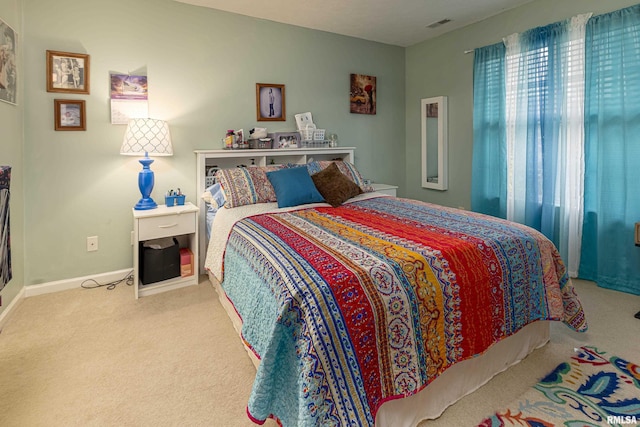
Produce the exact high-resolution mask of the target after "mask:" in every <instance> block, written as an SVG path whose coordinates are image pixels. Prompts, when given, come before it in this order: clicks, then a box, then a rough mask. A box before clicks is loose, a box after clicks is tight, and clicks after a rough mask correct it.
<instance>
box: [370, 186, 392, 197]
mask: <svg viewBox="0 0 640 427" xmlns="http://www.w3.org/2000/svg"><path fill="white" fill-rule="evenodd" d="M371 186H372V187H373V189H374V190H375V191H377V192H379V193H384V194H388V195H390V196H393V197H396V190H397V189H398V186H397V185H389V184H378V183H374V184H371Z"/></svg>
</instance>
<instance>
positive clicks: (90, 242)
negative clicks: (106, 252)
mask: <svg viewBox="0 0 640 427" xmlns="http://www.w3.org/2000/svg"><path fill="white" fill-rule="evenodd" d="M97 250H98V236H90V237H87V252H93V251H97Z"/></svg>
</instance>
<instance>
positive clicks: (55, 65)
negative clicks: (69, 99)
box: [47, 50, 89, 95]
mask: <svg viewBox="0 0 640 427" xmlns="http://www.w3.org/2000/svg"><path fill="white" fill-rule="evenodd" d="M47 92H63V93H77V94H86V95H88V94H89V55H83V54H81V53H69V52H57V51H54V50H48V51H47Z"/></svg>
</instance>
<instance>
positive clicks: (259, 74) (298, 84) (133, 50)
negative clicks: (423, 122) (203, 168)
mask: <svg viewBox="0 0 640 427" xmlns="http://www.w3.org/2000/svg"><path fill="white" fill-rule="evenodd" d="M23 2H24V9H25V10H24V17H25V36H24V38H25V42H24V56H25V63H26V64H28V66H27V67H25V70H24V79H25V85H26V86H25V92H26V110H25V123H24V125H25V126H24V129H25V154H24V156H25V159H24V163H25V165H26V167H27V170H28V174H27V176H26V178H25V203H26V209H25V223H26V224H27V225H28V230H27V232H26V236H25V246H26V259H27V264H28V268H27V269H26V271H25V275H26V278H25V284H26V285H32V284H38V283H43V282H49V281H54V280H61V279H66V278H73V277H79V276H84V275H91V274H94V273H103V272H109V271H115V270H119V269H125V268H129V267H131V266H132V260H131V257H132V248H131V246H130V231H131V230H132V227H133V222H132V218H131V208H132V206H133V205H134V204H135V203H136V202H137V201H138V199H139V198H140V193H139V191H138V187H137V175H138V171H139V170H140V168H141V166H140V164H139V163H138V162H137V159H136V158H133V157H128V156H121V155H119V149H120V144H121V142H122V137H123V134H124V131H125V126H124V125H112V124H111V123H110V110H109V73H110V72H118V73H132V74H135V73H146V74H147V75H148V81H149V114H150V116H151V117H155V118H161V119H166V120H168V121H169V124H170V126H171V132H172V137H173V141H174V153H175V154H174V156H173V157H163V158H157V159H156V161H155V162H154V164H153V166H152V169H153V170H154V171H155V178H156V184H155V188H154V192H153V194H152V197H154V199H155V200H156V201H158V202H163V195H164V192H165V191H166V190H167V189H169V188H177V187H180V188H181V189H182V190H183V191H184V192H186V194H187V200H188V201H191V202H194V203H195V202H196V199H197V197H199V195H197V194H195V192H196V181H195V180H196V171H195V154H194V153H193V150H195V149H206V148H212V149H213V148H221V147H222V145H221V142H220V141H221V139H222V138H223V137H224V134H225V131H226V129H239V128H243V129H244V130H245V132H247V134H248V130H249V129H251V128H253V127H256V126H260V127H267V128H268V129H269V130H270V131H293V130H295V128H296V125H295V118H294V114H296V113H300V112H305V111H311V112H312V113H313V118H314V121H315V122H316V123H317V124H318V125H319V127H321V128H325V129H327V131H328V132H335V133H337V134H338V136H339V143H340V145H343V146H346V145H349V146H355V147H357V150H356V164H357V165H358V166H359V167H360V169H361V171H362V172H363V174H364V175H366V176H367V177H369V178H372V179H374V180H375V181H379V182H388V183H393V184H401V183H402V182H404V171H403V169H402V168H398V167H394V166H397V165H402V164H403V162H404V140H405V137H404V129H405V127H404V105H405V101H404V87H405V82H404V78H405V57H404V55H405V50H404V49H403V48H400V47H395V46H390V45H384V44H380V43H373V42H367V41H363V40H358V39H354V38H349V37H343V36H338V35H334V34H330V33H326V32H319V31H313V30H308V29H303V28H301V27H296V26H291V25H282V24H277V23H273V22H269V21H265V20H257V19H253V18H248V17H243V16H240V15H234V14H229V13H225V12H220V11H216V10H212V9H207V8H201V7H196V6H190V5H185V4H182V3H179V2H174V1H172V0H137V1H129V0H110V1H104V0H83V1H77V0H56V1H55V2H52V1H50V0H23ZM46 50H57V51H64V52H76V53H85V54H89V55H91V59H90V68H91V69H90V72H91V82H90V83H91V94H90V95H69V94H61V93H48V92H47V91H46V81H45V66H46V65H45V51H46ZM350 73H360V74H369V75H374V76H376V77H377V84H378V110H377V115H374V116H368V115H358V114H350V113H349V75H350ZM256 83H276V84H284V85H285V89H286V113H287V114H286V115H287V120H286V122H257V121H256V104H255V103H256V100H255V84H256ZM58 98H67V99H82V100H85V101H86V109H87V131H86V132H56V131H54V129H53V102H54V101H53V100H54V99H58ZM93 235H97V236H98V237H99V245H98V246H99V250H98V251H97V252H87V251H86V238H87V236H93Z"/></svg>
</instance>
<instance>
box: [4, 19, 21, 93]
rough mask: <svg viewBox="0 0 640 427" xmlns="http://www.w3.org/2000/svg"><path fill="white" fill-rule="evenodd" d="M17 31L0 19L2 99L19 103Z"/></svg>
mask: <svg viewBox="0 0 640 427" xmlns="http://www.w3.org/2000/svg"><path fill="white" fill-rule="evenodd" d="M16 38H17V37H16V32H15V31H13V28H11V27H10V26H8V25H7V24H6V23H5V22H4V21H3V20H2V19H0V101H4V102H8V103H10V104H14V105H15V104H17V101H16V92H17V83H16V82H17V79H18V70H17V68H16Z"/></svg>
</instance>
